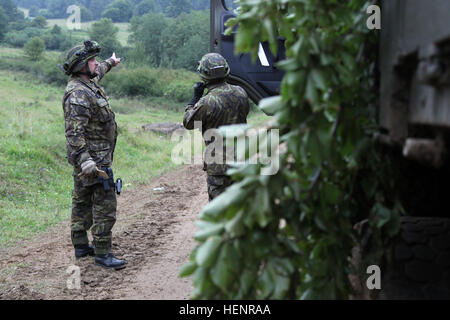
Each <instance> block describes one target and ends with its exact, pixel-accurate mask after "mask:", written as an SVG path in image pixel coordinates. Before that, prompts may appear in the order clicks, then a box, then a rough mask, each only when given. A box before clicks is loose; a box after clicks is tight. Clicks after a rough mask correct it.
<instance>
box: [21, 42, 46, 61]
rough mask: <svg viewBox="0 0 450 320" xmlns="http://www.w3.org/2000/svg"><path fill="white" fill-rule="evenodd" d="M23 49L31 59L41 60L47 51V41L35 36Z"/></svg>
mask: <svg viewBox="0 0 450 320" xmlns="http://www.w3.org/2000/svg"><path fill="white" fill-rule="evenodd" d="M23 49H24V53H25V55H26V56H27V57H28V58H30V59H31V60H40V59H41V58H42V55H43V54H44V52H45V42H44V40H42V39H41V38H38V37H34V38H32V39H30V40H29V41H28V42H27V43H26V44H25V47H24V48H23Z"/></svg>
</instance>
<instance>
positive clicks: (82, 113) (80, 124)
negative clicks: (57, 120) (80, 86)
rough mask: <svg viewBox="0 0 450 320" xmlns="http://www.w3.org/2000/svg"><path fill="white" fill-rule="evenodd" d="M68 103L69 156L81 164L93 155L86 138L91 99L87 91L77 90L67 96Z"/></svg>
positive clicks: (74, 161)
mask: <svg viewBox="0 0 450 320" xmlns="http://www.w3.org/2000/svg"><path fill="white" fill-rule="evenodd" d="M66 104H67V107H68V111H69V112H68V115H67V116H66V117H67V118H66V122H65V123H66V125H65V126H66V140H67V148H68V157H69V158H70V159H71V160H72V163H74V164H76V165H81V163H83V162H84V161H86V160H87V159H89V158H90V157H91V155H90V154H89V150H88V146H87V143H86V139H85V134H86V126H87V124H88V122H89V119H90V118H91V110H90V108H89V101H88V99H87V96H86V94H85V93H83V92H81V91H75V92H73V93H72V94H71V95H70V96H69V97H68V98H67V100H66Z"/></svg>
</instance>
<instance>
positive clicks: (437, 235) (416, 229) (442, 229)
mask: <svg viewBox="0 0 450 320" xmlns="http://www.w3.org/2000/svg"><path fill="white" fill-rule="evenodd" d="M388 261H390V262H386V263H385V265H384V266H381V290H380V292H379V295H378V299H450V219H446V218H425V217H403V218H402V223H401V231H400V234H399V235H398V238H397V240H396V242H395V245H394V247H393V251H392V254H391V259H390V260H389V259H388Z"/></svg>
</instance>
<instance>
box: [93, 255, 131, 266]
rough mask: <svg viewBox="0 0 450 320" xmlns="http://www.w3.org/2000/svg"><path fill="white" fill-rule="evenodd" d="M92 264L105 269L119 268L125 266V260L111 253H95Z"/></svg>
mask: <svg viewBox="0 0 450 320" xmlns="http://www.w3.org/2000/svg"><path fill="white" fill-rule="evenodd" d="M94 264H95V265H96V266H100V267H103V268H106V269H116V270H119V269H123V268H125V260H119V259H117V258H116V257H114V256H113V254H112V253H108V254H96V255H95V262H94Z"/></svg>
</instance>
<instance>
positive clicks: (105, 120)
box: [60, 41, 125, 269]
mask: <svg viewBox="0 0 450 320" xmlns="http://www.w3.org/2000/svg"><path fill="white" fill-rule="evenodd" d="M100 50H101V48H100V46H99V45H98V44H97V43H96V42H94V41H85V42H84V45H80V46H76V47H74V48H72V49H71V50H70V51H69V52H68V54H67V57H66V62H65V63H64V65H63V66H60V67H61V68H62V69H63V71H64V72H65V73H66V75H69V76H71V78H70V79H69V82H68V84H67V87H66V90H65V93H64V97H63V101H62V105H63V109H64V119H65V133H66V134H65V135H66V147H67V159H68V161H69V163H70V164H71V165H72V166H73V168H74V173H73V177H74V189H73V192H72V217H71V239H72V243H73V245H74V248H75V257H76V258H77V259H78V258H82V257H85V256H88V255H89V256H94V255H95V264H96V265H99V266H101V267H104V268H113V269H121V268H124V267H125V261H124V260H119V259H117V258H116V257H114V255H113V254H112V253H111V241H112V232H111V230H112V228H113V226H114V223H115V222H116V208H117V200H116V194H115V187H114V178H113V173H112V169H111V166H112V163H113V155H114V149H115V146H116V141H117V124H116V121H115V115H114V112H113V111H112V110H111V107H110V106H109V103H108V96H107V95H106V93H105V91H104V89H103V88H102V87H101V86H100V85H99V84H98V82H99V81H100V80H101V79H102V78H103V76H104V75H105V74H106V73H107V72H109V71H110V70H111V68H112V67H114V66H116V65H117V64H118V63H120V59H118V58H116V56H115V54H113V55H112V57H111V58H109V59H107V60H105V61H103V62H101V63H99V62H98V61H97V59H96V57H97V56H98V54H99V53H100ZM105 173H106V175H105ZM91 227H92V229H91ZM89 229H91V232H92V236H93V246H92V245H90V244H89V240H88V236H87V231H88V230H89Z"/></svg>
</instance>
